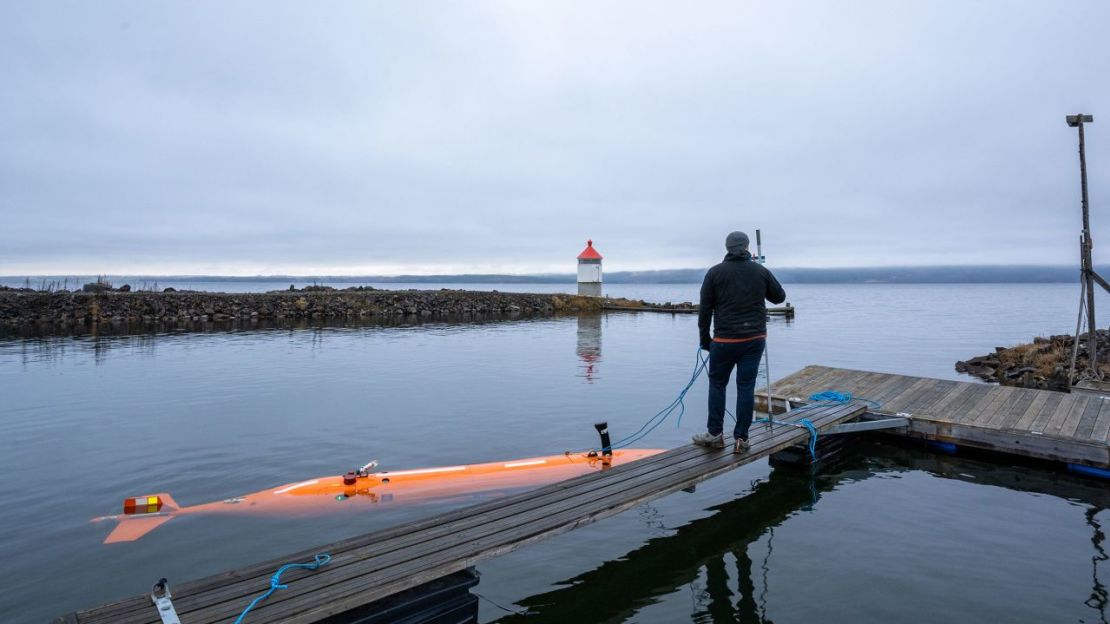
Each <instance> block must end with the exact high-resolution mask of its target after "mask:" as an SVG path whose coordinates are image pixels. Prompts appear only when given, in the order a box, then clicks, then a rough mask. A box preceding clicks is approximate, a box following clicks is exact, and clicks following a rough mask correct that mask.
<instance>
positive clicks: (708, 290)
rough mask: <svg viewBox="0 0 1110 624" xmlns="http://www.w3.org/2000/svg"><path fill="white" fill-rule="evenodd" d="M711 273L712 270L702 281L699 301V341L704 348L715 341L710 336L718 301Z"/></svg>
mask: <svg viewBox="0 0 1110 624" xmlns="http://www.w3.org/2000/svg"><path fill="white" fill-rule="evenodd" d="M711 275H712V272H710V273H706V274H705V279H704V280H702V282H701V301H700V302H699V303H698V342H699V344H701V346H702V347H703V348H708V347H709V344H710V343H711V342H712V341H713V339H712V338H711V337H710V336H709V323H710V321H712V320H713V306H714V305H716V303H717V301H716V293H715V292H714V290H713V282H712V280H711V279H710V276H711Z"/></svg>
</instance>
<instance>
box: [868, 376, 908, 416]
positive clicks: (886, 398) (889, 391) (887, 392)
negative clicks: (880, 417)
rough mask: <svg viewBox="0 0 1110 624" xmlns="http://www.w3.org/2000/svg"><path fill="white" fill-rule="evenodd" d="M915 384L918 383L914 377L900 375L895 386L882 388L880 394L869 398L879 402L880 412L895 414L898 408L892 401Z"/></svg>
mask: <svg viewBox="0 0 1110 624" xmlns="http://www.w3.org/2000/svg"><path fill="white" fill-rule="evenodd" d="M915 383H916V381H915V379H914V378H913V377H907V376H904V375H899V376H898V377H896V378H895V381H894V383H893V384H890V385H887V386H885V387H883V388H881V389H880V390H879V392H878V393H876V394H875V395H874V396H871V397H868V398H870V399H872V400H874V401H878V402H879V404H880V406H879V408H878V410H879V411H880V412H883V413H891V414H893V413H895V412H897V411H898V408H897V406H896V405H893V404H892V401H893V400H894V399H896V398H897V397H899V396H901V395H902V394H904V393H905V392H906V391H907V390H909V389H910V388H911V387H912V386H913V385H914V384H915Z"/></svg>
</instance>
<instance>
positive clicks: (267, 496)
mask: <svg viewBox="0 0 1110 624" xmlns="http://www.w3.org/2000/svg"><path fill="white" fill-rule="evenodd" d="M606 442H607V441H606ZM661 452H662V449H622V450H615V451H613V452H612V455H611V456H608V455H601V456H599V455H598V454H597V453H595V452H590V453H565V454H563V455H550V456H547V457H533V458H529V459H518V460H514V461H509V462H494V463H488V464H469V465H459V466H442V467H438V468H420V469H416V470H398V471H395V472H388V471H386V472H370V470H371V469H373V468H375V467H377V462H370V463H368V464H366V465H365V466H363V467H362V468H360V469H359V470H352V471H350V472H348V473H347V474H345V475H339V476H331V477H320V478H317V479H310V480H308V481H301V482H298V483H288V484H285V485H279V486H277V487H275V488H271V489H269V490H263V491H261V492H256V493H254V494H247V495H245V496H240V497H236V498H228V499H225V500H222V501H218V502H213V503H205V504H202V505H194V506H191V507H182V506H180V505H178V504H177V502H176V501H174V500H173V498H172V497H171V496H170V495H169V494H166V493H159V494H151V495H149V496H138V497H134V498H128V499H126V500H124V502H123V513H122V514H119V515H114V516H103V517H100V518H93V520H92V521H93V522H102V521H105V520H116V521H118V522H119V524H118V525H117V526H116V528H115V529H113V530H112V532H111V533H109V534H108V537H107V538H105V540H104V543H105V544H111V543H115V542H131V541H134V540H137V539H139V538H140V537H142V536H144V535H146V534H147V533H149V532H151V531H153V530H154V529H156V528H158V527H159V526H162V525H163V524H165V523H167V522H169V521H170V520H172V519H173V518H175V517H177V516H183V515H188V514H237V515H253V514H261V515H296V514H304V513H309V514H311V513H328V512H329V511H331V510H334V509H336V507H335V506H336V505H344V506H350V505H358V504H367V503H383V502H391V503H415V502H427V501H434V500H446V499H450V498H454V497H458V496H462V495H469V494H474V493H479V492H491V491H508V490H516V489H523V488H528V487H537V486H540V485H546V484H548V483H555V482H556V481H562V480H564V479H570V478H572V477H576V476H579V475H583V474H588V473H590V472H596V471H600V470H602V469H603V468H606V467H608V466H610V465H615V464H624V463H628V462H632V461H636V460H637V459H643V458H644V457H650V456H652V455H655V454H656V453H661Z"/></svg>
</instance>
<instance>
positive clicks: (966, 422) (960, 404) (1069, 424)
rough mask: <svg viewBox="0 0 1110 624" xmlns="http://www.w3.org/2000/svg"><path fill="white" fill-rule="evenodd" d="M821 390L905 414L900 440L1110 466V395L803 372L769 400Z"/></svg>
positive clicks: (813, 369) (819, 369)
mask: <svg viewBox="0 0 1110 624" xmlns="http://www.w3.org/2000/svg"><path fill="white" fill-rule="evenodd" d="M825 390H837V391H840V392H850V393H851V394H852V395H853V396H855V397H861V398H867V399H872V400H875V401H878V402H879V403H880V405H879V407H877V408H872V409H871V410H870V411H871V412H873V413H875V414H877V415H884V416H892V415H897V414H908V415H909V417H910V418H909V422H908V427H907V428H906V430H905V432H904V433H905V434H906V435H910V436H917V437H922V438H927V439H930V440H937V441H941V442H950V443H953V444H957V445H964V446H970V447H976V448H982V449H987V450H992V451H1000V452H1004V453H1010V454H1015V455H1022V456H1026V457H1034V458H1038V459H1047V460H1052V461H1059V462H1064V463H1068V464H1077V465H1083V466H1093V467H1096V468H1103V469H1105V468H1110V443H1108V440H1107V436H1108V435H1110V396H1100V395H1090V394H1065V393H1062V392H1055V391H1052V390H1031V389H1027V388H1015V387H1011V386H998V385H993V384H985V383H976V382H964V381H948V380H942V379H930V378H927V377H911V376H907V375H891V374H888V373H875V372H868V371H859V370H850V369H843V368H830V367H827V366H807V367H806V368H804V369H802V370H800V371H798V372H797V373H794V374H793V375H790V376H789V377H786V378H785V379H782V380H780V381H779V382H777V383H775V384H773V386H772V390H771V392H772V395H773V397H772V398H775V397H781V398H794V397H796V398H801V399H803V401H802V402H804V398H805V397H809V396H811V395H812V394H814V393H817V392H822V391H825Z"/></svg>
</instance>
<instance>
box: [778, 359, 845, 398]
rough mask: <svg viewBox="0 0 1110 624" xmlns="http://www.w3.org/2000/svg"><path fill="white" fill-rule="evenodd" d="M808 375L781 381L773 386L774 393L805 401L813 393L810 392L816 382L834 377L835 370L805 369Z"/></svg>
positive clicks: (819, 367)
mask: <svg viewBox="0 0 1110 624" xmlns="http://www.w3.org/2000/svg"><path fill="white" fill-rule="evenodd" d="M805 370H806V371H807V372H808V374H806V375H804V376H800V377H795V376H794V375H791V376H790V377H788V378H787V379H785V380H780V381H778V382H776V383H775V384H774V385H773V386H772V391H773V392H774V393H775V394H778V395H780V396H784V397H788V398H793V397H797V398H800V399H805V398H806V397H808V396H809V395H810V394H812V392H810V391H809V389H810V388H812V387H813V385H814V380H817V379H821V378H822V377H825V376H828V375H832V374H833V371H834V370H835V369H830V368H826V367H824V366H812V367H806V369H805Z"/></svg>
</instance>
